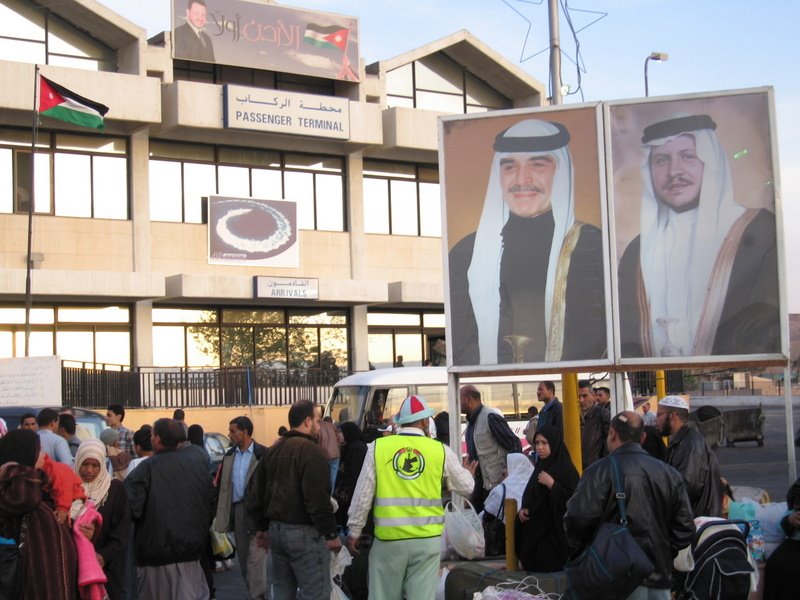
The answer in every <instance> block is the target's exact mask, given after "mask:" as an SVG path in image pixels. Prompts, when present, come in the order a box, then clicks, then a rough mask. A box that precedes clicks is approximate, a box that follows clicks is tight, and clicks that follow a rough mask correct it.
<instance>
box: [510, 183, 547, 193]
mask: <svg viewBox="0 0 800 600" xmlns="http://www.w3.org/2000/svg"><path fill="white" fill-rule="evenodd" d="M508 191H509V192H511V193H512V194H519V193H520V192H536V193H537V194H544V189H543V188H540V187H538V186H535V185H512V186H511V187H510V188H509V190H508Z"/></svg>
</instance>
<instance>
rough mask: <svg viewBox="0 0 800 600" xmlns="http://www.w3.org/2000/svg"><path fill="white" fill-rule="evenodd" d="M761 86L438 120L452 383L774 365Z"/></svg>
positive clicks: (776, 310) (768, 130)
mask: <svg viewBox="0 0 800 600" xmlns="http://www.w3.org/2000/svg"><path fill="white" fill-rule="evenodd" d="M774 131H775V126H774V114H773V98H772V90H771V89H770V88H761V89H755V90H734V91H728V92H715V93H708V94H694V95H683V96H671V97H662V98H647V99H636V100H620V101H614V102H605V103H602V104H600V103H597V104H592V105H578V106H571V107H563V106H558V107H546V108H532V109H522V110H511V111H497V112H492V113H484V114H480V115H458V116H453V117H444V118H442V119H441V121H440V160H439V164H440V169H441V173H440V178H441V181H442V182H443V185H442V194H443V197H444V222H445V239H444V242H443V243H444V251H445V256H446V258H445V265H446V279H445V286H446V300H445V301H446V311H447V320H448V321H447V327H448V349H447V350H448V364H449V365H450V366H451V368H452V369H453V371H456V372H462V373H463V372H492V371H495V372H504V371H519V370H527V371H531V370H539V371H545V370H549V371H550V372H552V371H554V370H583V371H586V370H591V369H592V368H595V367H596V368H598V369H603V368H606V369H608V368H617V369H623V368H626V367H627V368H630V367H635V366H647V367H650V368H659V367H662V368H682V367H691V366H697V365H702V364H736V363H739V364H744V363H749V364H752V363H759V364H763V365H768V364H772V365H781V364H785V363H786V360H787V358H786V357H787V355H788V354H787V352H788V339H787V337H788V336H787V332H786V330H785V323H786V304H785V291H784V289H783V285H782V278H783V273H784V272H785V265H784V258H783V241H782V235H781V232H782V227H781V203H780V193H779V192H780V190H779V185H778V181H779V178H778V172H777V162H778V161H777V157H776V155H775V154H776V148H777V144H776V140H775V135H774Z"/></svg>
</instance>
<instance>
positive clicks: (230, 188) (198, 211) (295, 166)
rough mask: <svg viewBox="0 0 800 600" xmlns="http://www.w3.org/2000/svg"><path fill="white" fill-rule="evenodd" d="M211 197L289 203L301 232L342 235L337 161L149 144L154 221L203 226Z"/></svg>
mask: <svg viewBox="0 0 800 600" xmlns="http://www.w3.org/2000/svg"><path fill="white" fill-rule="evenodd" d="M0 164H2V156H0ZM214 194H220V195H224V196H234V197H244V198H248V197H252V198H264V199H286V200H294V201H295V202H296V203H297V216H298V226H299V228H300V229H311V230H314V229H316V230H319V231H345V216H344V159H342V158H340V157H333V156H314V155H305V154H292V153H281V152H272V151H266V150H258V149H252V148H229V147H221V146H202V145H198V144H191V145H189V144H178V143H172V142H160V141H152V142H150V218H151V219H152V220H153V221H173V222H178V223H181V222H183V223H202V222H203V213H204V211H203V198H206V197H208V196H211V195H214ZM0 203H2V198H1V197H0Z"/></svg>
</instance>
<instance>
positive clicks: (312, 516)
mask: <svg viewBox="0 0 800 600" xmlns="http://www.w3.org/2000/svg"><path fill="white" fill-rule="evenodd" d="M537 395H538V396H539V399H540V400H541V401H542V402H543V408H542V409H541V411H538V414H535V415H534V416H533V417H532V421H531V423H530V424H529V431H528V434H527V437H528V439H530V440H532V441H533V444H532V446H533V453H532V454H531V455H530V456H529V455H526V454H523V453H522V446H521V443H520V440H519V439H518V438H517V437H516V436H515V435H514V434H513V432H512V431H511V429H510V428H509V426H508V424H507V422H506V421H505V419H504V418H503V416H502V415H501V414H500V413H499V412H498V411H497V410H495V409H492V408H490V407H487V406H485V405H484V404H483V402H482V399H481V394H480V391H479V390H478V389H476V388H475V387H473V386H464V387H463V388H462V389H461V390H460V408H461V412H462V413H463V414H464V415H465V417H466V421H467V426H466V430H465V441H466V457H464V458H463V459H462V458H461V457H459V456H458V455H457V454H456V453H454V452H453V451H452V450H451V448H450V447H449V446H448V445H447V444H446V443H442V441H441V439H439V437H440V436H441V434H445V433H448V426H447V422H446V420H447V415H446V414H442V413H440V414H439V415H436V414H435V412H434V411H433V410H432V409H431V408H429V407H428V405H427V403H426V401H425V400H424V398H422V397H420V396H416V395H412V396H409V397H407V398H406V399H405V400H404V401H403V403H402V404H401V406H400V410H399V412H398V414H397V415H395V416H394V417H393V428H392V429H391V430H388V429H387V431H386V432H384V435H382V436H380V437H378V438H377V439H376V440H375V441H373V442H371V443H369V444H367V443H366V441H365V439H364V435H363V433H362V431H361V430H360V428H359V427H358V425H357V424H355V423H353V422H344V423H339V424H334V423H333V422H331V421H330V419H329V418H325V419H323V418H322V410H321V407H318V406H315V405H314V404H312V403H311V402H309V401H298V402H296V403H295V404H293V405H292V406H291V407H290V408H289V410H288V415H287V416H288V425H289V427H288V429H287V428H283V427H282V428H281V431H280V434H279V437H278V438H277V440H275V441H274V442H272V443H271V444H269V445H268V446H267V445H262V444H260V443H258V442H257V441H255V439H254V425H253V422H252V420H251V419H250V418H248V417H247V416H239V417H236V418H234V419H232V420H231V421H230V423H229V429H228V435H229V438H230V440H231V447H230V448H229V450H228V451H227V453H226V454H225V456H224V458H223V460H222V462H221V463H220V464H219V466H218V467H217V468H213V467H212V465H211V463H210V460H209V456H208V454H207V452H206V451H205V449H204V444H203V437H204V433H203V429H202V427H200V426H199V425H191V426H187V424H186V423H185V415H184V414H183V411H176V413H175V414H174V415H173V417H175V418H172V419H170V418H162V419H158V420H156V421H155V423H153V425H152V426H150V425H145V426H143V427H142V428H140V429H139V430H137V431H135V432H134V431H131V430H129V429H127V428H125V427H124V426H123V424H122V423H123V421H124V418H125V411H124V409H123V408H122V407H121V406H118V405H112V406H109V409H108V412H107V415H106V421H107V424H108V425H109V429H108V430H105V431H104V432H103V435H102V436H101V439H91V438H89V439H84V440H82V441H81V440H80V436H78V435H76V423H75V418H74V415H70V412H69V410H68V409H67V410H66V411H65V412H64V413H63V414H61V415H59V414H58V412H57V411H55V410H53V409H43V410H42V411H40V413H39V414H38V415H26V416H24V417H23V418H22V420H21V424H20V427H19V428H18V429H15V430H12V431H7V430H6V428H5V427H3V428H2V429H0V435H2V437H0V552H2V556H1V557H0V558H2V560H0V565H2V568H1V569H0V599H3V600H5V599H6V598H9V599H10V598H26V599H39V598H43V599H51V598H52V599H69V600H72V599H77V598H79V597H80V598H103V597H105V595H107V597H108V598H109V599H111V600H117V599H124V600H128V599H129V598H137V597H138V598H142V599H144V598H147V599H155V600H159V599H162V598H163V599H164V600H168V599H169V600H173V599H178V600H183V599H186V600H207V599H211V598H214V596H215V591H214V572H215V570H216V569H217V568H219V565H220V563H218V562H216V560H215V558H218V559H222V558H225V557H224V556H221V555H218V556H216V557H215V552H217V545H218V544H216V543H214V542H215V540H217V538H215V536H223V539H224V540H226V541H227V540H230V539H231V538H232V539H233V540H234V541H235V548H236V556H237V558H238V563H239V568H240V572H241V576H242V579H243V582H244V584H245V587H246V589H247V594H248V597H249V598H252V599H263V600H266V599H267V598H277V599H283V598H325V599H327V598H329V597H330V596H331V592H332V585H333V584H332V579H331V571H330V569H331V566H330V565H331V553H332V552H334V553H338V552H342V551H345V552H347V551H349V552H350V553H351V554H352V555H353V564H352V565H351V567H350V568H349V569H348V571H346V572H345V576H344V577H343V578H342V579H341V580H340V581H338V584H340V585H342V586H343V587H345V588H346V589H347V590H348V592H349V593H350V595H351V597H352V598H354V599H356V600H357V599H358V598H366V597H367V596H368V597H369V598H370V599H377V600H383V599H386V600H402V598H404V597H405V598H409V599H410V598H414V599H423V600H424V599H432V598H434V596H435V592H436V589H437V584H438V579H439V566H440V553H441V548H442V545H441V536H442V534H443V530H444V522H445V508H444V506H443V502H442V497H443V493H448V492H455V493H457V494H458V495H460V496H462V497H467V498H470V500H471V502H472V504H473V505H474V506H475V507H476V509H477V510H478V511H482V514H483V515H484V518H485V519H487V520H490V519H492V518H495V516H496V515H499V514H501V511H500V505H501V503H502V500H503V499H504V498H515V499H516V500H517V502H518V507H519V510H518V513H517V514H516V515H507V516H501V517H500V518H505V519H509V518H511V519H513V520H514V528H515V536H514V537H515V544H516V554H517V556H518V557H519V559H520V562H521V565H522V568H523V569H524V570H526V571H530V572H534V573H551V572H559V571H562V570H563V568H564V565H565V563H566V562H567V561H568V559H569V557H570V556H571V555H573V554H574V553H575V551H576V550H578V549H580V548H582V547H584V546H585V545H586V544H587V543H588V542H589V541H590V540H591V538H592V536H593V534H594V532H595V531H596V529H597V527H598V525H599V524H600V523H602V522H607V521H610V520H614V519H618V518H619V517H618V515H617V514H616V512H615V509H614V507H615V503H616V495H615V493H614V491H613V488H614V486H613V484H612V478H613V473H614V468H616V469H618V471H619V473H620V474H621V487H622V488H623V490H624V494H625V497H626V505H627V525H628V528H629V530H630V532H631V533H632V535H633V537H634V538H635V539H636V541H637V542H638V544H639V545H640V546H641V548H642V549H643V550H644V552H645V554H647V556H648V557H649V559H650V560H651V561H652V563H653V565H654V567H655V568H654V571H653V572H652V573H651V574H650V575H649V576H648V577H647V579H646V580H644V581H643V582H642V584H641V585H640V586H639V587H638V588H637V589H636V590H635V591H634V593H633V595H631V596H630V598H633V599H634V600H639V599H646V598H650V599H658V600H660V599H667V598H670V588H671V586H673V585H674V582H675V578H676V576H677V577H679V575H678V574H676V573H674V572H673V559H674V558H675V556H676V555H677V554H678V552H679V551H680V550H682V549H684V548H686V547H687V546H689V545H690V544H691V542H692V540H693V536H694V534H695V522H694V519H695V518H696V517H700V516H704V517H709V516H712V517H714V516H719V515H720V514H721V513H722V489H723V483H724V482H723V481H722V480H721V478H720V473H719V465H718V462H717V460H716V455H715V454H714V453H713V452H712V451H710V450H709V448H708V447H707V445H706V443H705V441H704V439H703V437H702V435H701V434H700V433H699V432H698V431H697V430H696V429H695V428H693V427H692V426H690V425H688V413H689V407H688V405H687V404H686V402H685V401H684V400H683V399H682V398H680V397H677V396H668V397H666V398H663V399H662V400H660V401H659V403H658V407H657V412H656V414H655V419H654V422H655V427H654V429H655V432H656V434H657V435H656V437H660V436H661V435H663V436H669V439H670V444H669V446H668V448H666V451H665V450H664V448H663V444H662V446H661V447H660V448H659V447H658V446H657V445H653V446H652V448H651V447H650V446H649V445H648V442H647V440H648V438H650V437H652V435H651V436H648V434H647V429H648V428H650V427H651V426H647V427H646V426H645V423H646V422H647V420H645V419H644V418H643V417H642V415H641V414H639V413H636V412H629V411H625V412H621V413H619V414H617V415H616V416H614V417H613V418H611V417H610V409H609V408H608V407H607V406H606V405H607V404H608V403H605V404H604V403H602V402H599V401H597V400H596V399H595V397H594V396H595V394H594V390H593V389H592V387H591V385H590V384H589V382H583V381H582V382H579V406H580V412H581V430H582V431H581V433H582V435H581V439H582V444H583V445H584V451H583V452H582V456H581V457H580V459H579V460H578V461H577V462H576V461H574V460H573V459H572V457H571V456H570V454H569V450H568V448H567V446H566V444H565V442H564V428H563V419H562V406H561V402H560V400H559V399H558V398H557V397H556V396H555V386H554V385H553V383H552V382H542V383H541V384H540V386H539V389H538V394H537ZM645 414H646V413H645ZM437 423H438V425H439V427H438V432H439V434H440V436H437V434H436V433H435V432H436V431H437V427H436V424H437ZM0 425H4V423H3V424H0ZM71 441H74V442H75V443H74V444H73V443H71ZM73 445H74V448H73ZM587 447H589V448H591V450H588V451H587V449H586V448H587ZM121 457H122V458H121ZM798 489H800V482H798V483H796V484H795V485H794V486H793V488H792V489H791V490H790V492H789V500H788V502H789V505H790V511H789V512H788V513H787V515H786V517H785V518H784V521H783V523H782V525H783V527H784V529H785V531H786V534H787V540H786V541H785V542H784V543H783V544H782V545H781V546H780V547H779V548H778V550H776V551H775V552H774V554H773V555H772V557H771V558H770V561H769V562H768V563H767V569H766V573H767V577H766V588H765V597H767V598H783V597H788V596H786V595H785V593H789V591H790V590H794V589H795V587H796V585H797V583H798V582H797V575H796V570H795V569H793V564H794V562H796V558H797V556H798V551H797V545H798V543H800V542H798V541H797V540H798V535H799V534H798V530H800V521H798V519H800V517H798V514H800V513H798V509H799V508H800V500H798V497H800V493H798ZM654 515H658V518H654ZM228 536H230V538H229V537H228ZM345 547H346V548H347V550H344V548H345ZM45 574H46V576H43V575H45ZM360 580H363V581H360Z"/></svg>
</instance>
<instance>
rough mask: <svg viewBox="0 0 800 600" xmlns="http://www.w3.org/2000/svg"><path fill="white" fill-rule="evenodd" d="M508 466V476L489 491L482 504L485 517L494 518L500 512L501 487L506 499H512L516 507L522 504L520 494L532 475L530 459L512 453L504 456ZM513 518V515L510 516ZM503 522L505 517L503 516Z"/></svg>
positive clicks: (518, 453)
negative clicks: (490, 516)
mask: <svg viewBox="0 0 800 600" xmlns="http://www.w3.org/2000/svg"><path fill="white" fill-rule="evenodd" d="M506 462H507V465H508V476H507V477H506V478H505V479H504V480H503V481H502V482H501V483H500V484H499V485H496V486H495V487H493V488H492V489H491V491H490V492H489V495H488V496H487V498H486V502H484V504H483V510H484V511H486V514H487V515H492V516H495V515H496V514H498V513H499V512H500V502H502V500H503V486H505V497H506V499H507V500H508V499H510V498H514V500H516V501H517V506H520V505H521V504H522V494H523V493H524V492H525V487H526V486H527V485H528V481H529V480H530V478H531V475H532V474H533V464H532V463H531V461H530V459H529V458H528V457H527V456H525V455H524V454H522V453H520V452H513V453H511V454H509V455H508V456H506ZM512 517H513V515H512ZM503 521H505V515H503Z"/></svg>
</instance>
